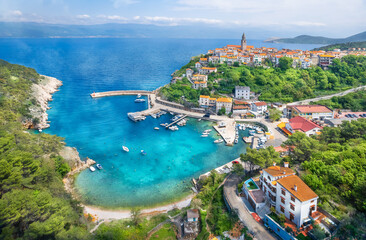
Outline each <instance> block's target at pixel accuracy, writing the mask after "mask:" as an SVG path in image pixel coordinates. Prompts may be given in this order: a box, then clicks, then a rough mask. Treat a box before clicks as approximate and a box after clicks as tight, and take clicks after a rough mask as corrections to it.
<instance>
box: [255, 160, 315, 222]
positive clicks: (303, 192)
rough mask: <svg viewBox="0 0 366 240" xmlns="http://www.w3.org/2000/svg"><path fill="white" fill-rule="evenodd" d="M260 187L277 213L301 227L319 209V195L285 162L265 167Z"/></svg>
mask: <svg viewBox="0 0 366 240" xmlns="http://www.w3.org/2000/svg"><path fill="white" fill-rule="evenodd" d="M260 187H261V189H262V190H263V192H264V193H265V196H266V197H267V198H268V199H269V202H270V204H271V206H274V207H275V208H276V211H277V213H279V214H284V215H285V216H286V218H288V219H289V220H290V221H292V222H293V223H295V224H296V225H297V227H300V226H301V225H302V224H303V222H304V220H307V219H309V216H310V215H311V214H312V212H315V211H316V209H317V199H318V195H316V193H314V192H313V191H312V190H311V189H310V188H309V187H308V186H307V185H306V184H305V183H304V182H303V181H302V180H301V179H300V178H299V177H298V176H296V175H295V173H294V171H293V170H292V169H291V168H289V167H288V163H285V165H284V167H280V166H276V165H275V164H274V165H273V166H271V167H269V168H266V169H263V171H262V173H261V176H260Z"/></svg>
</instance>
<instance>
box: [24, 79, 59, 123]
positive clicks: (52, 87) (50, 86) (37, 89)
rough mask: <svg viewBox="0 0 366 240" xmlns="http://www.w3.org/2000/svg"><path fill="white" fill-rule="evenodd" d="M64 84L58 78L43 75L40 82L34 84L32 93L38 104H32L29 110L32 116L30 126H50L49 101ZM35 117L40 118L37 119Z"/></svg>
mask: <svg viewBox="0 0 366 240" xmlns="http://www.w3.org/2000/svg"><path fill="white" fill-rule="evenodd" d="M60 86H62V82H61V81H60V80H58V79H56V78H53V77H48V76H44V75H41V79H40V81H39V83H38V84H33V85H32V95H33V96H34V98H35V99H36V102H37V105H36V106H32V107H31V108H30V109H29V112H30V114H31V116H32V121H31V123H28V126H29V127H30V128H35V129H44V128H49V127H50V124H49V122H48V114H47V112H46V111H47V110H48V109H50V108H49V107H48V102H50V101H52V94H53V93H54V92H56V91H58V88H59V87H60ZM35 119H38V120H36V121H35Z"/></svg>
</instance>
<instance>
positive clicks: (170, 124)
mask: <svg viewBox="0 0 366 240" xmlns="http://www.w3.org/2000/svg"><path fill="white" fill-rule="evenodd" d="M187 116H188V115H184V116H183V117H181V118H178V119H177V120H175V121H174V122H172V123H169V124H168V125H166V126H165V128H169V127H170V126H172V125H174V124H176V123H177V122H180V121H181V120H183V119H185V118H186V117H187Z"/></svg>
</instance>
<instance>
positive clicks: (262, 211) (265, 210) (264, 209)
mask: <svg viewBox="0 0 366 240" xmlns="http://www.w3.org/2000/svg"><path fill="white" fill-rule="evenodd" d="M265 199H266V200H265V205H264V206H263V207H261V208H260V209H258V211H257V214H258V216H259V217H260V218H261V219H263V218H264V216H265V215H266V214H268V213H270V212H271V205H270V204H269V201H268V199H267V198H265Z"/></svg>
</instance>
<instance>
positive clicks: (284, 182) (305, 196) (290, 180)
mask: <svg viewBox="0 0 366 240" xmlns="http://www.w3.org/2000/svg"><path fill="white" fill-rule="evenodd" d="M277 183H278V184H280V185H281V186H282V187H283V188H285V189H286V190H287V191H289V192H290V193H291V194H292V195H294V196H295V197H296V198H297V199H299V200H300V201H301V202H305V201H308V200H310V199H314V198H317V197H318V195H316V193H315V192H314V191H313V190H311V189H310V188H309V187H308V185H306V184H305V183H304V182H303V181H302V180H301V179H300V178H299V177H298V176H296V175H292V176H288V177H284V178H281V179H279V180H277ZM295 185H296V186H297V190H296V191H295V189H294V186H295Z"/></svg>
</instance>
